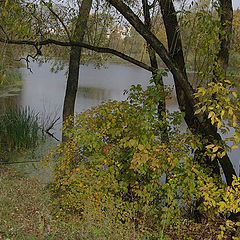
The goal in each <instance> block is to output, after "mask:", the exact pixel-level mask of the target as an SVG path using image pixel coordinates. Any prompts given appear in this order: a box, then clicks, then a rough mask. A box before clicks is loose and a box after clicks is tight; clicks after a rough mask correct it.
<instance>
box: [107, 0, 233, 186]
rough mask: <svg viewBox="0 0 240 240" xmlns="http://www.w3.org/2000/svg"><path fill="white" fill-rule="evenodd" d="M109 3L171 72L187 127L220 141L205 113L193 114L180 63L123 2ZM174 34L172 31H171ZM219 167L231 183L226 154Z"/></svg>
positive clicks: (190, 89) (193, 100)
mask: <svg viewBox="0 0 240 240" xmlns="http://www.w3.org/2000/svg"><path fill="white" fill-rule="evenodd" d="M107 1H108V2H109V3H110V4H111V5H113V6H114V7H115V8H116V9H117V10H118V11H119V12H120V13H121V14H122V15H123V16H124V17H125V18H126V19H127V21H128V22H129V23H130V24H131V25H132V26H133V27H134V28H135V29H136V31H137V32H138V33H139V34H140V35H141V36H142V37H143V38H144V39H145V40H146V41H147V42H148V43H149V44H150V45H151V47H152V48H153V49H154V50H155V51H156V53H157V54H158V55H159V56H160V57H161V59H162V60H163V62H164V63H165V64H166V66H167V67H168V69H169V70H170V71H171V73H172V74H173V77H174V80H175V85H176V88H178V89H182V91H181V92H179V96H178V98H181V99H183V101H184V102H183V104H184V107H185V109H184V110H185V112H186V117H185V121H186V123H187V124H188V127H189V128H190V129H191V130H192V131H193V132H194V133H197V134H202V135H203V136H205V137H206V138H207V139H208V140H209V142H213V140H217V141H220V140H221V136H220V135H219V134H218V133H217V129H216V127H215V126H213V125H212V124H211V122H210V121H209V119H208V118H207V114H206V113H202V112H200V113H199V114H197V115H195V114H194V112H195V110H197V109H198V107H197V106H196V104H197V103H198V100H197V99H196V98H194V96H193V94H194V92H195V91H194V89H193V87H192V86H191V84H190V83H189V81H188V78H187V76H186V73H185V71H184V69H183V68H181V65H179V64H178V62H177V61H176V60H175V59H174V58H173V57H172V56H171V55H170V53H169V52H168V51H167V50H166V48H165V47H164V45H163V44H162V43H161V42H160V41H159V39H158V38H157V37H156V36H155V35H154V34H153V33H152V32H151V31H149V30H148V29H147V28H146V26H145V25H144V24H143V23H142V21H141V20H140V19H139V18H138V17H137V16H136V14H134V12H133V11H132V10H131V9H130V8H129V7H128V6H127V5H126V4H125V3H124V2H123V1H119V0H107ZM173 34H174V33H173ZM180 105H181V104H180ZM218 160H219V162H220V164H221V167H222V169H223V172H224V175H225V177H226V181H227V184H228V185H231V183H232V180H233V178H232V177H233V175H235V176H236V172H235V170H234V168H233V165H232V163H231V161H230V159H229V157H228V156H227V155H225V156H224V157H223V158H221V159H218Z"/></svg>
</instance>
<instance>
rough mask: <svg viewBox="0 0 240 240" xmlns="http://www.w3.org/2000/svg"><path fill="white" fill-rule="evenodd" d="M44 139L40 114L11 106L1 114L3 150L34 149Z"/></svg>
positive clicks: (0, 137)
mask: <svg viewBox="0 0 240 240" xmlns="http://www.w3.org/2000/svg"><path fill="white" fill-rule="evenodd" d="M42 137H43V136H42V134H41V127H40V125H39V118H38V113H36V112H34V111H33V110H31V109H30V108H29V107H17V106H11V107H9V108H8V109H6V110H5V111H4V112H2V113H1V114H0V143H1V148H2V149H5V150H8V151H15V150H17V151H21V150H26V149H30V148H34V147H36V146H37V144H38V143H39V141H40V140H41V139H42Z"/></svg>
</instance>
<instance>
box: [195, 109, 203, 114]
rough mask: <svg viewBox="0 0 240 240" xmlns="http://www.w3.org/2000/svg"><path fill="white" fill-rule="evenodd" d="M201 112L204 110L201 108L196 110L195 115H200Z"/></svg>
mask: <svg viewBox="0 0 240 240" xmlns="http://www.w3.org/2000/svg"><path fill="white" fill-rule="evenodd" d="M201 111H202V109H201V108H200V109H198V110H196V111H195V113H194V114H199V113H200V112H201Z"/></svg>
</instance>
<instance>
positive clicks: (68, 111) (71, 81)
mask: <svg viewBox="0 0 240 240" xmlns="http://www.w3.org/2000/svg"><path fill="white" fill-rule="evenodd" d="M91 7H92V0H83V1H82V4H81V7H80V9H79V14H78V19H77V23H76V27H75V30H74V34H73V40H75V41H79V42H82V41H83V38H84V35H85V31H86V28H87V21H88V17H89V13H90V10H91ZM81 51H82V48H81V47H79V46H72V47H71V52H70V60H69V73H68V79H67V87H66V93H65V98H64V105H63V123H64V122H65V121H66V120H67V119H68V118H69V117H70V116H72V115H74V107H75V100H76V95H77V89H78V79H79V67H80V59H81ZM62 141H63V142H66V141H67V137H66V136H65V135H64V132H63V134H62Z"/></svg>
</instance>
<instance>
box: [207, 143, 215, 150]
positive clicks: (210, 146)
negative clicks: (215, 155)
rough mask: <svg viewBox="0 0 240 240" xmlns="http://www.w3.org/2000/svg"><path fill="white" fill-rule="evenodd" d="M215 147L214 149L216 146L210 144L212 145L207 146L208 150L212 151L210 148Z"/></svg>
mask: <svg viewBox="0 0 240 240" xmlns="http://www.w3.org/2000/svg"><path fill="white" fill-rule="evenodd" d="M213 147H214V144H210V145H207V146H206V148H207V149H210V148H213Z"/></svg>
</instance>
